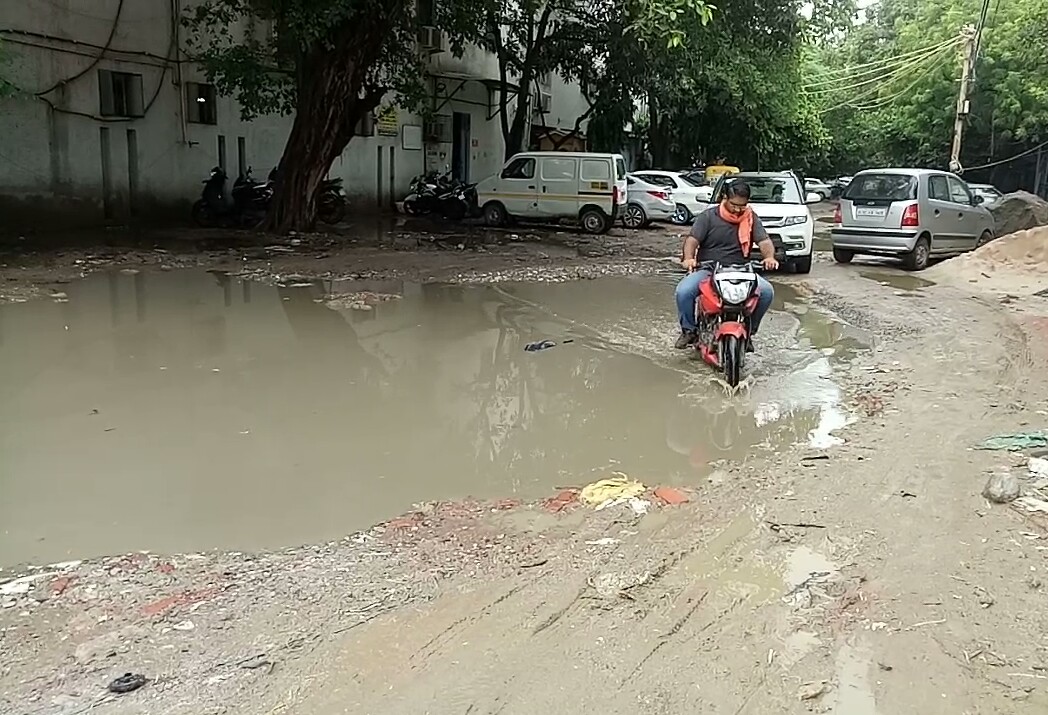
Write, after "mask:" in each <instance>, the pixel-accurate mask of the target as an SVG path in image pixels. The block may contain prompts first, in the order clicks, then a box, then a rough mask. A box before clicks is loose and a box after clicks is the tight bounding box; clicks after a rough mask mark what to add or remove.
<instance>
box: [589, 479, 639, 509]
mask: <svg viewBox="0 0 1048 715" xmlns="http://www.w3.org/2000/svg"><path fill="white" fill-rule="evenodd" d="M645 488H646V487H645V486H644V485H643V484H641V483H640V482H638V481H637V480H636V479H630V478H629V477H627V476H626V475H625V474H621V473H616V475H615V476H614V477H610V478H608V479H601V480H599V481H596V482H593V483H592V484H587V485H586V486H584V487H583V488H582V491H581V492H580V493H579V501H581V502H582V503H583V504H588V505H590V506H600V505H601V504H604V503H605V502H609V501H615V500H616V499H630V498H632V497H639V496H640V495H641V494H643V493H644V490H645Z"/></svg>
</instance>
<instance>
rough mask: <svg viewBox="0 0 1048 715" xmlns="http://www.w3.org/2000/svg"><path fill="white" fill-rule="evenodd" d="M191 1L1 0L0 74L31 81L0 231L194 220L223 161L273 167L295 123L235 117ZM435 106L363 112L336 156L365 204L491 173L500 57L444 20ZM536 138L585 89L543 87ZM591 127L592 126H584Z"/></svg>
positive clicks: (564, 119)
mask: <svg viewBox="0 0 1048 715" xmlns="http://www.w3.org/2000/svg"><path fill="white" fill-rule="evenodd" d="M186 4H187V3H186V1H185V0H134V2H131V1H130V0H19V1H18V2H3V3H0V43H2V45H3V48H4V54H5V56H6V59H7V62H6V65H5V67H4V70H3V71H4V73H5V76H8V77H10V78H11V79H12V80H13V81H14V83H15V84H16V85H17V86H18V87H19V88H20V89H21V90H22V91H21V93H20V94H19V95H18V96H16V97H13V98H8V99H3V100H0V230H3V229H5V228H7V229H12V228H15V229H20V228H22V227H25V226H34V225H36V226H39V225H43V224H49V225H56V224H65V225H78V224H80V225H82V224H91V223H102V222H106V221H108V222H117V223H121V222H125V221H128V220H131V219H134V218H137V217H153V216H160V215H162V214H169V215H172V216H186V215H187V213H188V205H189V203H191V202H192V201H193V200H195V199H196V198H197V197H198V196H199V194H200V189H201V182H202V181H203V180H204V179H205V178H206V177H207V175H208V172H209V170H210V169H211V167H213V166H216V165H218V166H223V167H225V169H226V172H227V173H228V174H229V175H230V176H231V177H235V176H236V175H237V174H238V173H240V172H243V171H245V170H246V169H247V168H248V167H251V168H253V170H254V175H255V177H256V178H265V176H266V174H267V173H268V172H269V170H270V169H271V168H272V167H273V166H275V165H276V163H277V162H278V161H279V159H280V156H281V153H282V151H283V147H284V141H285V139H286V137H287V133H288V131H289V129H290V125H291V119H290V118H288V117H280V116H265V117H260V118H258V119H255V120H253V121H250V122H244V121H241V119H240V111H239V107H238V106H237V103H236V102H235V101H234V100H233V99H232V98H229V97H223V96H218V95H216V92H215V88H214V87H213V86H211V85H209V84H207V81H206V78H205V77H204V75H203V73H202V72H201V71H200V69H199V68H198V67H196V66H194V65H193V64H192V63H190V62H187V61H185V54H184V52H183V48H184V47H185V38H184V37H183V36H182V35H183V33H184V29H183V28H181V27H180V24H179V22H178V18H179V17H180V16H181V14H182V13H183V11H184V7H185V5H186ZM420 44H421V45H422V46H423V47H425V48H427V51H428V52H429V53H430V54H429V56H430V60H429V66H430V76H429V77H428V81H429V82H430V86H431V96H430V98H429V100H430V101H431V102H432V112H431V113H432V114H433V115H435V118H434V119H432V120H430V121H424V120H423V119H422V117H421V116H419V115H417V114H414V113H411V112H408V111H405V110H403V109H400V108H397V107H382V108H380V111H379V112H377V113H376V114H377V116H376V117H374V118H373V120H372V121H365V122H362V124H361V126H360V127H359V129H358V134H359V136H357V137H355V138H354V139H353V141H351V142H350V144H349V146H348V147H347V148H346V151H345V152H344V153H343V155H342V156H341V157H340V158H339V159H338V160H336V161H335V163H334V165H333V166H332V168H331V175H332V176H340V177H342V178H343V181H344V184H345V187H346V191H347V193H349V194H350V196H351V197H352V199H354V204H355V206H356V207H357V210H361V209H370V208H379V207H381V208H388V207H389V206H391V205H392V203H393V201H394V200H395V199H399V198H402V197H403V195H404V194H405V193H406V191H407V188H408V184H409V182H410V180H411V178H412V177H413V176H415V175H417V174H419V173H421V172H422V171H426V170H432V169H442V168H443V167H444V166H445V165H447V166H449V167H451V168H453V169H454V170H455V173H456V174H457V175H459V176H460V177H462V178H464V179H468V180H472V181H476V180H479V179H482V178H484V177H486V176H488V175H490V174H492V173H494V172H495V171H497V170H498V168H499V167H500V166H501V164H502V162H503V155H504V142H503V138H502V132H501V128H500V122H499V117H498V106H499V105H498V100H497V97H498V88H499V79H498V77H499V73H498V65H497V61H496V60H495V58H494V57H493V56H492V55H490V54H489V53H486V52H484V51H482V50H480V49H479V48H470V49H469V50H468V51H467V52H466V54H465V55H464V56H463V57H461V58H455V57H454V56H453V55H452V54H451V53H450V52H448V51H447V50H446V44H445V40H444V38H443V37H442V36H441V34H440V33H439V32H437V31H435V30H425V31H423V32H422V33H420ZM532 91H533V94H534V99H533V104H534V105H535V109H536V110H538V108H539V107H541V109H542V111H541V112H538V111H535V113H534V114H535V116H534V118H533V122H540V120H544V123H545V126H546V127H547V128H548V131H534V130H533V137H532V139H533V141H534V142H535V143H536V144H538V143H539V142H540V141H543V142H546V143H547V145H548V143H549V141H550V139H549V137H551V136H552V137H559V139H558V141H559V142H560V143H561V146H562V148H565V149H568V148H574V147H575V146H576V142H575V140H574V139H571V138H569V140H568V141H567V142H564V141H563V136H564V132H566V131H570V130H571V129H572V128H573V127H574V126H575V120H576V118H577V117H579V116H581V115H583V114H584V113H585V111H586V107H587V105H586V102H585V100H584V99H583V98H582V96H581V93H580V91H579V89H578V87H577V86H576V85H571V84H567V83H565V82H564V81H562V80H561V79H560V78H558V77H549V78H545V79H544V80H543V81H542V82H541V83H539V85H538V86H536V87H535V88H533V90H532ZM582 127H583V132H584V129H585V124H583V125H582Z"/></svg>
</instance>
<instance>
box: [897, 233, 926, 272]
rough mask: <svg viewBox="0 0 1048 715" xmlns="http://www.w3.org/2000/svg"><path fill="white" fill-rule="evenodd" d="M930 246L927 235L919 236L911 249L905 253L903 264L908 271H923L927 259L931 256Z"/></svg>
mask: <svg viewBox="0 0 1048 715" xmlns="http://www.w3.org/2000/svg"><path fill="white" fill-rule="evenodd" d="M931 252H932V247H931V243H930V242H929V241H928V237H927V236H921V237H920V238H918V239H917V243H915V244H914V246H913V250H912V251H910V252H909V253H908V254H906V258H904V259H903V266H904V267H905V268H906V270H908V271H923V270H924V269H925V268H927V267H928V259H929V258H931Z"/></svg>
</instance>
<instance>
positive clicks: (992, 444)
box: [975, 432, 1048, 452]
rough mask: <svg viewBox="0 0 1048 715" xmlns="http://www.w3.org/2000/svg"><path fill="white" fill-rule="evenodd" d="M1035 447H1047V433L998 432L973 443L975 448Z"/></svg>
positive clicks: (1013, 448)
mask: <svg viewBox="0 0 1048 715" xmlns="http://www.w3.org/2000/svg"><path fill="white" fill-rule="evenodd" d="M1037 447H1048V434H1045V433H1044V432H1015V433H1012V434H999V435H994V436H993V437H990V438H989V439H985V440H983V441H982V442H980V443H979V444H977V445H975V448H976V449H992V450H1008V451H1009V452H1018V451H1021V450H1024V449H1035V448H1037Z"/></svg>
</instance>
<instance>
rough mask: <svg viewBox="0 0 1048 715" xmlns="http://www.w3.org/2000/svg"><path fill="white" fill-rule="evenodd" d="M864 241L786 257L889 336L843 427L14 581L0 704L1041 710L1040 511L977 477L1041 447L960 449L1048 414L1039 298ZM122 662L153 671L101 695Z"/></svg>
mask: <svg viewBox="0 0 1048 715" xmlns="http://www.w3.org/2000/svg"><path fill="white" fill-rule="evenodd" d="M669 240H670V241H671V242H672V244H673V245H674V248H675V244H676V239H675V238H672V234H671V238H670V239H669ZM663 255H665V253H664V254H663ZM576 256H577V252H576ZM314 260H315V259H314ZM573 260H578V258H577V257H576V259H573ZM582 262H583V263H585V261H582ZM854 269H855V267H854V266H853V267H839V266H830V265H825V266H824V265H822V264H820V265H819V266H818V267H817V269H816V272H814V273H813V274H812V276H811V277H808V278H806V279H803V280H800V279H799V278H797V277H786V278H783V279H782V280H784V281H788V282H791V283H795V284H797V287H798V288H799V289H803V290H805V291H807V292H808V293H810V294H811V295H812V296H813V298H814V299H815V301H816V302H817V303H818V304H819V305H820V306H824V307H826V308H828V309H830V310H832V311H834V312H836V313H837V314H838V315H840V316H841V317H842V318H843V319H845V320H847V321H849V322H852V323H855V324H856V325H858V326H860V327H862V328H865V329H866V330H868V331H870V332H871V333H872V334H873V336H874V337H875V338H876V347H875V348H874V349H873V350H872V351H870V352H868V353H865V354H863V355H861V356H860V357H859V358H857V359H856V361H855V364H854V366H853V368H852V371H851V373H850V374H849V376H848V382H847V384H846V387H847V388H848V389H849V392H850V394H851V396H852V407H853V408H854V412H855V416H856V418H857V419H856V421H855V422H854V423H853V424H852V425H851V426H850V427H849V428H847V429H845V430H843V431H842V432H841V435H842V436H844V437H845V438H846V439H847V442H846V443H845V444H844V445H842V446H840V447H835V448H832V449H829V450H825V451H812V450H808V449H802V448H797V449H792V450H785V451H783V452H781V453H779V454H778V455H776V456H775V457H774V458H772V459H765V458H760V459H758V458H752V459H749V460H743V461H742V462H739V463H726V464H723V465H721V469H720V471H719V472H718V473H717V474H716V476H715V478H712V479H711V480H709V482H708V483H704V484H695V485H692V487H691V489H690V496H691V501H690V502H689V503H687V504H683V505H679V506H675V507H666V508H663V509H654V510H653V511H652V512H651V513H649V514H646V515H643V516H637V515H635V514H633V512H631V511H629V510H627V509H624V508H609V509H606V510H604V511H601V512H594V511H592V510H589V509H587V508H585V507H581V506H574V505H567V506H566V508H564V509H561V510H559V511H558V510H557V506H558V505H559V504H549V505H542V504H536V505H521V504H516V503H512V502H506V503H494V504H470V503H457V504H444V505H437V506H432V507H427V508H425V509H423V510H421V512H420V513H419V514H417V515H416V514H409V515H405V516H404V517H402V518H400V519H396V520H393V521H392V522H389V523H387V524H386V525H384V526H383V527H380V528H376V529H373V530H370V531H368V532H366V533H364V534H358V535H354V536H351V537H348V538H347V539H345V540H343V541H340V542H337V543H332V544H326V545H321V546H316V547H308V548H303V549H289V550H287V551H283V552H279V553H273V554H258V555H249V554H214V555H200V556H191V555H182V556H171V557H160V556H129V557H120V558H115V559H106V560H99V561H93V562H90V563H85V564H78V565H66V566H58V567H55V568H54V569H51V570H50V571H54V573H49V571H45V572H44V573H48V575H47V576H45V577H42V578H40V579H39V580H36V581H32V582H17V583H18V584H19V585H18V586H10V585H8V584H5V586H7V589H6V590H9V591H11V593H10V594H3V595H2V596H0V601H2V603H0V605H3V606H4V607H3V608H0V653H2V654H3V657H2V658H0V710H2V711H3V712H19V713H63V714H71V713H83V712H88V711H91V712H100V713H146V712H148V713H151V714H153V713H320V714H325V713H420V712H428V713H433V714H434V715H437V714H439V715H443V714H444V713H447V714H449V715H451V714H457V715H462V714H463V713H477V714H482V713H491V714H493V713H506V714H508V715H515V714H518V713H520V714H523V713H533V712H534V711H535V710H536V709H538V708H544V709H546V710H547V711H552V712H558V713H560V712H563V713H570V712H583V711H585V710H592V709H595V708H599V709H601V710H603V711H605V712H608V713H612V714H622V715H626V714H627V713H629V714H631V715H632V714H633V713H637V712H645V713H667V714H674V715H675V714H677V713H693V712H702V713H713V714H720V713H725V714H738V713H744V714H745V713H748V714H750V715H755V714H756V713H808V712H834V713H840V714H841V715H845V714H846V715H866V714H868V713H869V714H872V713H880V714H882V715H888V714H892V715H894V714H896V713H922V714H924V715H927V714H928V713H943V714H944V715H945V714H946V713H950V714H956V713H972V714H975V713H1040V712H1044V709H1045V708H1046V707H1048V640H1046V636H1045V634H1046V633H1048V612H1046V611H1045V609H1044V608H1043V604H1044V598H1045V593H1046V588H1048V586H1046V581H1048V579H1046V577H1045V572H1044V569H1045V567H1046V562H1045V556H1044V555H1045V553H1046V549H1045V547H1046V546H1048V524H1046V522H1045V521H1044V519H1043V515H1041V516H1038V515H1029V514H1026V513H1022V512H1021V511H1020V510H1019V509H1018V508H1016V507H1014V506H1002V505H990V504H988V503H987V502H986V500H984V499H983V498H982V496H981V495H980V492H981V490H982V487H983V484H984V483H985V481H986V478H987V476H988V475H989V473H991V472H992V471H993V470H995V469H999V468H1002V467H1014V468H1015V470H1016V474H1018V475H1020V476H1022V477H1023V478H1022V482H1023V486H1024V487H1025V488H1027V489H1031V488H1032V487H1033V485H1032V484H1031V483H1030V482H1029V481H1028V480H1026V478H1025V476H1023V471H1022V468H1021V465H1022V464H1023V463H1024V461H1025V460H1024V459H1023V458H1022V456H1021V455H1013V454H1009V453H1000V452H990V451H971V450H970V447H971V446H972V445H973V444H975V443H977V442H979V441H980V440H982V439H984V438H985V437H987V436H990V435H993V434H997V433H1005V432H1014V431H1019V430H1031V429H1040V428H1044V427H1045V422H1048V401H1046V396H1048V395H1046V393H1048V388H1046V387H1045V385H1044V380H1043V375H1044V374H1045V372H1044V371H1045V366H1046V364H1048V355H1046V350H1048V341H1046V340H1045V337H1046V335H1048V324H1046V323H1045V322H1044V321H1042V320H1040V319H1035V318H1034V317H1033V316H1030V315H1027V314H1016V313H1012V312H1009V311H1010V308H1009V307H1008V306H1001V305H999V304H997V303H996V302H993V301H990V302H984V301H982V300H980V299H973V298H971V297H969V296H967V295H965V294H963V293H960V292H958V291H956V290H954V289H951V288H948V287H938V286H931V287H926V288H921V289H920V290H897V289H894V288H892V287H891V286H890V285H881V284H880V283H878V282H877V281H875V280H869V279H868V278H866V277H863V275H862V274H861V272H860V271H858V270H854ZM885 275H888V274H887V273H886V274H885ZM696 369H701V368H696ZM638 418H640V419H643V418H645V416H638ZM632 476H634V477H636V478H638V479H641V480H643V479H644V475H641V474H636V475H632ZM551 496H552V495H551ZM122 508H124V507H122ZM126 508H133V504H132V505H129V506H127V507H126ZM11 583H14V582H11ZM22 583H26V586H25V587H23V586H22V585H21V584H22ZM23 589H24V592H22V591H23ZM127 672H132V673H141V674H142V675H144V676H146V677H147V678H149V682H148V683H147V684H146V685H145V686H144V687H142V688H141V689H139V690H136V691H135V692H133V693H129V694H127V695H121V696H116V695H112V694H109V693H107V692H106V690H105V686H106V684H107V683H109V682H110V681H111V680H112V679H113V678H115V677H117V676H119V675H122V674H124V673H127Z"/></svg>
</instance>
